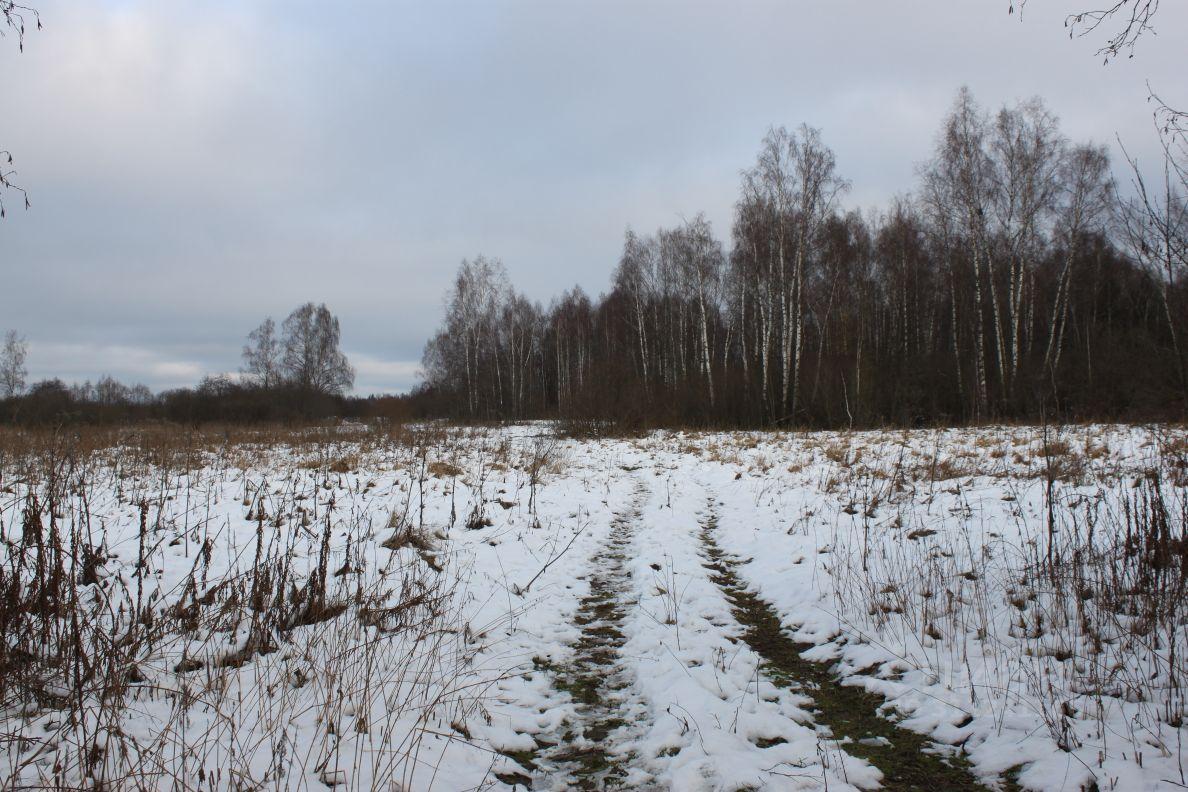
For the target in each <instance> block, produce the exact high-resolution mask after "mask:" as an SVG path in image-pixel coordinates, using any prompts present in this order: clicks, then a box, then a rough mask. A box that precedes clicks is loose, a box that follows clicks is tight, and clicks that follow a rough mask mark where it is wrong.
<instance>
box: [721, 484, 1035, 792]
mask: <svg viewBox="0 0 1188 792" xmlns="http://www.w3.org/2000/svg"><path fill="white" fill-rule="evenodd" d="M716 532H717V516H716V515H715V513H714V508H713V500H712V499H711V500H710V501H709V506H708V508H707V511H706V513H705V517H704V518H703V519H702V521H701V532H700V538H701V544H702V551H703V557H704V558H705V563H704V564H703V566H704V567H705V569H706V570H708V572H709V573H710V580H712V581H713V582H714V583H715V584H716V585H717V586H718V588H719V589H721V591H722V593H723V594H725V596H726V598H727V600H728V601H729V602H730V605H731V610H732V611H733V613H734V617H735V619H736V620H737V621H738V622H739V624H740V625H742V627H743V630H744V632H743V636H742V637H743V640H744V641H745V642H746V643H747V644H748V645H749V646H750V647H751V648H752V649H753V650H754V651H755V652H756V653H757V654H758V655H759V656H760V657H762V658H763V660H764V663H765V667H764V669H763V670H764V672H765V673H766V675H767V676H768V677H769V678H770V679H771V681H772V682H773V683H774V684H776V685H778V686H780V687H789V688H793V689H797V690H798V691H799V692H803V693H804V694H805V695H808V696H810V697H812V699H813V701H814V704H815V709H814V711H813V718H814V720H815V721H816V722H817V723H818V724H820V725H823V726H827V727H828V728H829V730H830V732H831V733H832V735H833V738H834V739H836V740H838V741H839V742H842V741H843V740H844V744H843V746H842V747H843V748H844V749H845V751H846V753H849V754H852V755H854V756H858V757H861V758H862V759H865V760H866V761H868V762H870V763H871V764H872V765H874V766H875V767H877V768H878V769H879V770H880V771H881V772H882V773H883V783H882V787H881V788H882V789H888V790H905V791H906V790H928V792H934V791H935V790H938V789H943V790H979V792H984V790H986V789H987V787H986V786H984V785H982V784H981V783H980V782H978V781H977V780H976V779H975V778H974V776H973V774H972V773H971V770H970V765H969V762H968V761H967V760H966V759H965V757H964V755H962V754H957V755H951V756H946V755H942V754H941V753H939V752H937V751H936V749H935V747H934V744H933V743H932V742H931V741H930V740H929V739H928V738H926V737H925V736H924V735H922V734H919V733H917V732H914V731H911V730H909V729H904V728H901V727H899V726H896V725H895V724H894V723H892V722H891V721H889V720H887V719H886V718H883V717H880V716H879V714H878V712H879V708H880V707H881V706H882V705H883V704H885V700H884V699H883V698H882V697H881V696H878V695H876V694H873V693H870V692H868V691H866V690H865V689H863V688H862V687H859V686H854V685H842V684H841V683H840V681H839V680H838V679H836V678H835V677H834V675H833V673H832V671H831V669H830V667H829V666H828V665H827V664H825V663H818V662H814V661H812V660H806V659H804V658H803V657H801V654H800V653H801V652H803V651H805V650H807V649H810V648H812V645H811V644H802V643H797V642H796V641H795V640H793V639H792V638H791V637H789V636H788V634H787V633H785V632H784V628H783V624H782V622H781V621H780V617H779V613H778V612H777V611H776V609H775V608H774V607H772V605H771V604H770V603H769V602H767V601H766V600H763V599H762V598H760V597H759V596H758V595H757V594H755V593H754V592H753V591H751V590H750V589H748V588H747V587H746V585H745V584H744V583H743V581H742V579H741V578H740V577H739V575H738V573H737V569H738V562H737V561H735V560H733V559H731V558H730V557H729V556H727V555H726V553H725V552H723V550H722V549H721V548H720V547H719V546H718V544H717V541H716V538H715V534H716ZM845 738H849V739H848V740H846V739H845ZM1004 784H1005V786H1003V787H1002V788H1004V789H1007V790H1014V789H1017V788H1018V787H1017V786H1015V785H1014V784H1012V783H1011V782H1010V781H1009V780H1008V781H1005V782H1004Z"/></svg>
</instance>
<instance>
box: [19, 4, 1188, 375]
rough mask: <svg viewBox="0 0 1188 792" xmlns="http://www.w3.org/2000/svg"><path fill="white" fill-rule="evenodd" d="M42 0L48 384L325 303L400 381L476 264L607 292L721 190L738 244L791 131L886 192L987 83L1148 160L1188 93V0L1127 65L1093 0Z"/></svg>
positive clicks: (232, 343) (132, 367)
mask: <svg viewBox="0 0 1188 792" xmlns="http://www.w3.org/2000/svg"><path fill="white" fill-rule="evenodd" d="M1085 1H1086V2H1090V0H1085ZM26 2H27V3H29V4H32V5H35V6H36V7H38V8H39V9H40V10H41V12H42V19H43V22H44V24H45V29H44V30H42V31H40V32H36V33H31V34H30V35H29V36H28V38H27V40H26V46H25V53H24V54H23V55H21V54H19V53H18V52H17V48H16V42H15V40H13V39H12V37H11V36H9V37H8V38H5V39H0V75H2V76H0V149H10V150H11V151H12V153H13V155H14V157H15V158H16V167H17V168H18V170H19V178H18V179H17V181H19V182H20V183H21V184H22V185H23V186H26V187H27V188H28V189H29V193H30V199H31V200H32V203H33V208H32V209H31V210H29V211H28V212H25V211H19V210H18V211H12V210H13V209H14V208H15V207H16V205H17V204H18V203H19V201H18V200H16V199H14V198H13V197H12V196H11V195H10V196H8V197H7V200H6V203H7V204H8V206H9V210H10V211H9V218H8V219H7V220H5V221H3V222H2V223H0V329H3V328H9V327H11V328H16V329H17V330H19V331H20V332H22V333H23V334H24V335H26V336H27V337H28V340H29V345H30V352H29V361H28V365H29V370H30V380H36V379H41V378H45V377H51V376H57V377H61V378H63V379H64V380H67V381H81V380H83V379H88V378H89V379H97V378H98V377H99V376H101V375H103V374H112V375H114V376H116V377H118V378H120V379H123V380H125V381H128V382H144V383H146V384H148V385H149V386H150V387H152V388H154V389H162V388H167V387H176V386H180V385H193V384H196V383H197V381H198V380H199V379H200V377H201V376H202V374H204V373H211V372H226V371H234V370H235V369H236V368H237V367H238V365H239V352H240V348H241V346H242V344H243V340H244V337H245V336H246V335H247V333H248V332H249V331H250V330H251V329H252V328H253V327H255V326H256V325H257V324H258V323H259V322H260V321H261V320H262V319H263V318H264V317H265V316H267V315H272V316H274V317H276V319H277V320H278V321H279V320H280V319H282V318H283V317H284V316H285V315H286V314H287V313H288V312H289V311H290V310H291V309H292V308H294V307H295V306H296V305H298V304H299V303H302V302H305V301H310V300H312V301H315V302H323V301H324V302H326V303H327V304H328V305H329V306H330V308H331V310H332V311H334V312H335V313H336V314H337V315H338V316H339V317H340V318H341V320H342V331H343V346H344V349H345V350H346V352H347V353H348V355H349V356H350V358H351V360H352V362H354V364H355V365H356V367H357V369H358V379H357V382H356V391H357V392H359V393H362V394H367V393H378V392H390V391H400V390H403V389H406V388H408V387H409V386H411V385H412V384H413V383H414V382H415V378H416V371H417V368H418V361H419V360H420V353H421V348H422V346H423V344H424V342H425V339H426V338H427V337H428V336H429V335H430V333H431V332H432V331H433V329H434V328H435V326H436V324H437V322H438V319H439V315H440V312H441V305H442V295H443V293H444V292H445V290H446V288H447V286H448V284H449V281H450V279H451V277H452V275H453V273H454V271H455V269H456V268H457V265H458V264H459V262H460V261H461V260H462V259H463V258H466V257H473V256H474V255H476V254H478V253H485V254H487V255H491V256H497V257H499V258H502V259H503V261H504V262H505V264H506V265H507V268H508V270H509V272H510V274H511V276H512V280H513V281H514V283H515V284H516V285H517V286H518V287H519V288H520V289H521V290H523V291H525V292H526V293H527V294H528V295H529V296H530V297H532V298H535V299H539V300H541V301H544V302H547V301H548V299H549V298H550V297H551V296H553V295H555V294H557V293H558V292H559V291H561V290H562V289H564V288H567V287H569V286H571V285H573V284H574V283H577V284H580V285H581V286H582V287H583V288H585V289H586V290H587V291H588V292H590V293H591V294H598V293H599V292H601V291H603V290H604V289H605V287H606V285H607V282H608V278H609V274H610V272H611V270H612V269H613V267H614V265H615V263H616V261H617V258H618V254H619V251H620V248H621V244H622V234H623V231H624V229H625V228H626V226H627V225H628V224H630V225H631V226H633V227H634V228H637V229H640V230H644V231H650V230H654V229H655V228H657V227H659V226H661V225H670V224H673V223H675V222H678V221H679V220H680V218H681V217H690V216H692V215H693V214H695V213H696V212H698V211H705V212H706V213H707V215H708V216H709V218H710V219H711V221H712V222H713V224H714V228H715V230H716V232H717V234H718V235H719V236H720V237H722V238H723V239H729V231H730V218H731V213H732V207H733V203H734V201H735V198H736V196H737V193H738V184H739V171H740V170H741V169H742V168H745V167H747V166H749V165H750V164H751V163H752V161H753V160H754V157H755V154H756V152H757V150H758V144H759V141H760V139H761V138H762V137H763V135H764V133H765V131H766V130H767V128H768V127H769V126H771V125H773V124H776V125H778V124H784V125H788V126H793V125H796V124H799V123H801V122H807V123H809V124H811V125H813V126H817V127H820V128H821V129H822V130H823V134H824V138H825V141H826V142H827V143H828V144H829V145H830V146H832V147H833V148H834V150H835V151H836V153H837V160H838V166H839V169H840V171H841V172H842V174H843V175H844V176H846V177H847V178H849V179H850V180H851V181H852V183H853V190H852V192H851V193H850V195H849V196H848V197H847V199H846V201H847V203H848V204H849V205H850V206H857V207H869V206H878V205H881V204H883V203H885V202H886V201H887V199H888V198H890V197H891V196H893V195H895V194H896V193H899V192H903V191H907V190H910V189H912V188H913V187H914V181H915V179H914V173H915V167H916V165H917V164H918V163H919V162H920V161H922V160H924V159H926V158H927V157H928V156H929V154H930V152H931V149H932V146H933V143H934V140H935V135H936V131H937V129H938V128H939V125H940V122H941V119H942V117H943V115H944V114H945V112H946V110H947V109H948V107H949V105H950V103H951V102H952V100H953V97H954V95H955V93H956V91H957V89H958V87H959V86H960V85H962V84H967V85H969V86H970V88H971V89H972V90H973V92H974V95H975V96H976V97H977V99H978V100H979V101H980V102H981V103H982V104H983V105H986V106H989V107H996V106H998V105H1001V104H1002V103H1004V102H1014V101H1015V100H1017V99H1021V98H1025V97H1028V96H1031V95H1035V94H1038V95H1040V96H1043V97H1044V98H1045V99H1046V100H1047V102H1048V104H1049V106H1050V107H1051V108H1052V109H1053V110H1054V112H1056V113H1057V114H1058V115H1059V116H1060V118H1061V120H1062V126H1063V130H1064V132H1065V134H1066V135H1068V136H1069V137H1070V138H1073V139H1080V140H1094V141H1098V142H1108V143H1113V141H1114V136H1115V134H1116V133H1117V134H1120V135H1121V136H1122V138H1123V139H1124V140H1125V142H1126V143H1127V146H1128V147H1130V148H1131V150H1132V152H1138V153H1139V155H1140V157H1142V158H1144V159H1148V160H1153V159H1154V157H1155V151H1156V144H1155V138H1154V134H1153V131H1152V123H1151V109H1152V108H1151V106H1150V105H1149V104H1148V103H1147V101H1146V88H1145V82H1146V80H1147V79H1150V80H1151V81H1152V84H1153V86H1154V87H1155V88H1156V89H1157V90H1158V89H1160V88H1162V89H1163V91H1164V92H1166V93H1167V94H1168V97H1166V98H1168V99H1169V100H1170V99H1177V100H1181V104H1188V101H1184V100H1188V96H1185V95H1184V93H1183V92H1184V83H1183V75H1184V74H1188V57H1186V56H1185V53H1186V52H1188V46H1186V45H1185V40H1186V34H1188V4H1185V3H1165V4H1164V6H1163V7H1162V8H1161V10H1160V16H1159V17H1157V23H1158V28H1157V30H1158V33H1159V35H1158V36H1157V37H1149V38H1147V39H1144V40H1143V41H1142V42H1141V44H1140V47H1139V50H1138V53H1137V56H1136V57H1135V58H1134V59H1133V60H1125V59H1123V60H1119V61H1116V62H1113V63H1111V64H1110V65H1109V66H1104V67H1103V66H1102V65H1101V59H1100V58H1097V57H1095V56H1094V54H1093V53H1094V51H1095V50H1096V48H1097V47H1098V46H1099V45H1100V43H1101V37H1100V36H1097V37H1093V38H1090V39H1083V40H1074V41H1070V40H1069V38H1068V36H1067V33H1066V31H1065V29H1064V26H1063V21H1064V17H1065V14H1066V13H1067V12H1068V11H1070V10H1077V9H1078V8H1080V9H1084V8H1085V7H1087V6H1080V5H1079V4H1078V3H1077V2H1076V1H1075V0H1073V1H1072V2H1057V1H1056V0H1030V2H1029V4H1028V5H1027V7H1026V14H1025V16H1024V18H1023V21H1022V22H1020V20H1019V16H1018V15H1017V14H1016V15H1014V16H1010V15H1008V14H1007V5H1008V0H911V2H899V3H888V2H881V1H880V0H817V1H816V2H797V1H796V0H772V1H771V2H746V1H740V0H734V2H708V1H699V0H685V1H684V2H676V1H675V0H674V2H663V3H661V2H645V1H644V0H624V1H623V2H565V1H564V0H539V1H538V2H497V1H496V0H474V1H473V2H442V1H441V0H434V2H423V3H416V4H411V3H397V2H391V1H390V0H383V1H382V2H381V0H375V1H374V2H336V3H326V2H306V1H295V0H273V1H272V2H265V1H263V0H261V1H259V2H256V1H253V0H235V1H234V2H231V1H230V0H228V1H227V2H207V1H205V0H204V2H197V1H196V0H188V2H180V1H175V0H143V1H142V2H138V1H136V0H118V1H117V0H91V1H90V2H86V3H81V2H77V0H76V1H75V2H70V3H67V2H59V1H57V0H53V1H51V0H26ZM1176 92H1180V95H1178V96H1177V95H1176ZM1119 172H1120V171H1119Z"/></svg>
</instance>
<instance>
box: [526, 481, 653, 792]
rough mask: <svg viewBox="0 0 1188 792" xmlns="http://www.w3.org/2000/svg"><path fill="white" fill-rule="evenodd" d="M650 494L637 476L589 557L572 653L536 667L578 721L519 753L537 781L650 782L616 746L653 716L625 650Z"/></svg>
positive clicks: (544, 785) (599, 785)
mask: <svg viewBox="0 0 1188 792" xmlns="http://www.w3.org/2000/svg"><path fill="white" fill-rule="evenodd" d="M646 494H647V488H646V486H645V485H643V484H642V483H640V484H639V485H638V486H637V488H636V492H635V494H634V496H633V497H632V500H631V504H630V505H629V506H628V507H627V508H625V509H624V510H622V511H620V512H618V513H617V514H616V515H615V517H614V519H613V521H612V524H611V530H610V534H609V536H608V538H607V540H606V542H604V543H603V545H602V546H601V547H600V548H599V550H598V551H597V552H596V553H595V554H594V556H593V557H592V558H591V559H590V562H589V567H590V569H591V572H590V591H589V593H588V594H586V596H585V597H583V598H582V600H581V602H580V604H579V605H578V610H577V613H576V615H575V616H574V623H575V624H576V625H577V626H578V627H580V628H581V637H580V638H579V639H578V640H577V641H576V642H575V643H574V644H573V650H574V654H573V657H572V658H571V659H570V660H569V661H568V662H566V663H563V664H556V665H554V664H551V663H548V662H547V661H545V660H543V659H541V658H537V659H536V660H535V662H536V665H537V667H538V668H540V669H541V670H546V671H548V672H550V673H551V674H552V675H553V686H554V687H555V688H556V689H558V690H562V691H565V692H566V693H568V694H569V695H570V697H571V699H572V700H573V701H574V703H575V704H576V705H577V712H578V715H579V720H578V721H577V722H575V723H571V724H569V728H568V729H567V730H566V731H565V732H564V733H563V734H561V735H559V736H558V737H557V740H556V742H548V741H545V740H541V739H538V740H537V746H538V750H536V751H534V752H531V755H530V756H518V757H514V758H516V759H517V761H518V762H519V763H520V764H521V765H522V766H523V767H524V768H525V769H526V770H530V771H531V778H532V786H533V788H536V789H549V788H555V786H556V784H557V783H559V782H561V783H565V784H566V786H565V788H566V789H583V790H597V789H612V788H624V787H628V786H630V788H632V789H640V788H647V784H644V785H643V786H642V787H641V785H640V784H639V783H638V781H632V780H630V773H631V770H632V762H633V761H634V759H635V756H634V755H633V754H632V753H631V752H629V751H628V752H624V751H622V750H615V746H621V745H622V744H623V742H624V741H625V740H628V739H630V738H631V737H633V736H635V735H636V733H637V732H638V731H639V727H638V724H639V723H640V722H641V721H644V720H645V719H646V718H647V717H648V715H647V710H646V707H645V706H644V704H643V703H642V701H641V700H640V698H639V697H638V695H637V694H636V693H635V692H634V691H633V688H632V682H631V672H630V669H629V668H628V667H627V665H626V664H625V663H624V662H623V657H622V654H621V651H620V649H621V647H622V646H623V644H624V643H625V642H626V640H627V636H626V633H625V625H626V619H627V615H628V612H629V609H630V607H631V606H633V605H634V604H636V603H635V601H634V600H632V599H631V598H630V593H629V592H630V591H631V578H632V573H631V568H630V565H629V564H628V552H629V550H630V547H631V544H632V542H633V541H634V539H635V535H636V532H637V530H638V524H639V519H640V517H641V514H642V507H643V501H644V498H645V496H646ZM526 781H527V779H526V778H525V779H522V780H521V783H525V782H526Z"/></svg>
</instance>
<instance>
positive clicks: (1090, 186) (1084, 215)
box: [1044, 145, 1115, 383]
mask: <svg viewBox="0 0 1188 792" xmlns="http://www.w3.org/2000/svg"><path fill="white" fill-rule="evenodd" d="M1059 181H1060V192H1061V195H1060V200H1059V202H1058V204H1057V207H1056V212H1057V219H1056V225H1055V236H1056V238H1057V240H1059V241H1060V242H1061V243H1062V244H1063V246H1064V250H1065V254H1064V261H1063V264H1062V266H1061V269H1060V274H1059V276H1058V277H1057V280H1056V294H1055V298H1054V302H1053V305H1052V311H1051V313H1050V314H1049V318H1048V344H1047V348H1046V351H1045V352H1044V368H1046V369H1048V371H1049V374H1050V377H1051V379H1052V381H1053V383H1054V382H1055V379H1056V373H1057V370H1058V369H1059V368H1060V354H1061V351H1062V349H1063V345H1064V331H1065V327H1066V325H1067V323H1068V308H1069V302H1070V300H1069V294H1070V290H1071V287H1072V274H1073V264H1074V262H1075V261H1076V260H1077V258H1078V254H1079V252H1080V249H1081V247H1082V246H1083V245H1084V244H1085V240H1086V236H1087V235H1089V234H1091V233H1093V232H1095V231H1098V230H1101V229H1102V228H1103V226H1104V224H1105V222H1106V218H1107V216H1108V214H1109V212H1110V209H1111V208H1112V207H1113V206H1114V200H1115V196H1114V180H1113V178H1112V177H1111V176H1110V155H1109V153H1108V152H1107V150H1106V148H1105V146H1093V145H1079V146H1076V147H1074V148H1073V149H1072V150H1071V151H1069V152H1068V155H1067V156H1066V157H1065V158H1064V161H1063V163H1062V167H1061V173H1060V176H1059Z"/></svg>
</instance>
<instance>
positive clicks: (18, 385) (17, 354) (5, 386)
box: [0, 330, 29, 399]
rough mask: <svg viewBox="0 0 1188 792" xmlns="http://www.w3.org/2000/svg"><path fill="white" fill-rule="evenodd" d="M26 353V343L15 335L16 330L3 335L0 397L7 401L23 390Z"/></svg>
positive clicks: (26, 372) (0, 353) (0, 351)
mask: <svg viewBox="0 0 1188 792" xmlns="http://www.w3.org/2000/svg"><path fill="white" fill-rule="evenodd" d="M28 351H29V345H28V343H26V341H25V339H24V338H23V337H22V336H20V335H17V331H16V330H9V331H8V332H7V333H5V335H4V349H3V350H0V396H3V397H4V398H6V399H9V398H12V397H13V396H19V395H21V392H22V391H24V390H25V377H26V376H27V375H28V373H29V371H28V369H26V368H25V357H26V356H27V354H28Z"/></svg>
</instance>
